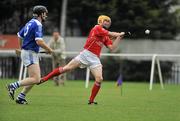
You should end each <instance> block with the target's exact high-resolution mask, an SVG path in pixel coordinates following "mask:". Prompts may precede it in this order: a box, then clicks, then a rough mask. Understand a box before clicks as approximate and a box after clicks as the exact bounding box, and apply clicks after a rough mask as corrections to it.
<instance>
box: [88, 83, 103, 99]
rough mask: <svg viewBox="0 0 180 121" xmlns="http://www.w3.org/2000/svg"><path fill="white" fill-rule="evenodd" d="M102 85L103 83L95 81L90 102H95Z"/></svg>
mask: <svg viewBox="0 0 180 121" xmlns="http://www.w3.org/2000/svg"><path fill="white" fill-rule="evenodd" d="M100 87H101V83H100V82H97V81H95V82H94V86H93V88H92V91H91V96H90V99H89V101H90V102H94V98H95V97H96V95H97V93H98V92H99V89H100Z"/></svg>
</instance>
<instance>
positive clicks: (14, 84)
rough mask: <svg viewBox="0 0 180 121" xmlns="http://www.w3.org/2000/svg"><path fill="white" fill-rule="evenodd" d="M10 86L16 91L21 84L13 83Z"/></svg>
mask: <svg viewBox="0 0 180 121" xmlns="http://www.w3.org/2000/svg"><path fill="white" fill-rule="evenodd" d="M10 85H11V87H12V88H13V89H14V90H15V89H17V88H19V86H20V82H19V81H17V82H14V83H11V84H10Z"/></svg>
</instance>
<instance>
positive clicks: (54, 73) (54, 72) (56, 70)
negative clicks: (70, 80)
mask: <svg viewBox="0 0 180 121" xmlns="http://www.w3.org/2000/svg"><path fill="white" fill-rule="evenodd" d="M62 73H64V70H63V67H58V68H56V69H54V70H53V71H51V72H50V73H49V74H48V75H46V76H44V77H43V80H44V81H47V80H48V79H50V78H53V77H54V76H58V75H60V74H62Z"/></svg>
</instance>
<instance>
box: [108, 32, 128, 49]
mask: <svg viewBox="0 0 180 121" xmlns="http://www.w3.org/2000/svg"><path fill="white" fill-rule="evenodd" d="M124 34H125V33H124V32H121V33H120V35H119V36H118V37H116V39H115V40H114V42H113V44H112V45H108V48H109V49H110V51H113V50H114V49H115V48H117V46H118V45H119V43H120V41H121V39H122V37H123V36H124Z"/></svg>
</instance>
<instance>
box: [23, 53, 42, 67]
mask: <svg viewBox="0 0 180 121" xmlns="http://www.w3.org/2000/svg"><path fill="white" fill-rule="evenodd" d="M21 60H22V62H23V64H24V66H26V67H27V66H30V65H32V64H39V57H38V53H36V52H34V51H32V50H21Z"/></svg>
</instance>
